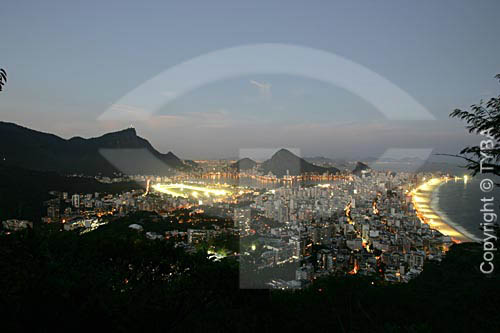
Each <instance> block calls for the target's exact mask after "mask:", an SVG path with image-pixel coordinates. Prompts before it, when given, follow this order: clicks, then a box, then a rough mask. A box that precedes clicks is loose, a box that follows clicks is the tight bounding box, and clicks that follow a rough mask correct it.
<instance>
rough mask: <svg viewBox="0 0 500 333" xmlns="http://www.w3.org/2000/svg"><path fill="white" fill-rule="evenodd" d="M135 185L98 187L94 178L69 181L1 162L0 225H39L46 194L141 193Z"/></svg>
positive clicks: (139, 186)
mask: <svg viewBox="0 0 500 333" xmlns="http://www.w3.org/2000/svg"><path fill="white" fill-rule="evenodd" d="M141 188H143V186H142V185H141V184H138V183H136V182H121V183H113V184H105V183H100V182H98V181H97V180H96V179H94V178H86V177H68V176H63V175H60V174H58V173H56V172H47V171H34V170H28V169H23V168H19V167H14V166H10V165H6V164H2V163H1V162H0V221H2V220H6V219H11V218H15V219H26V220H30V221H33V222H35V223H38V222H40V219H41V217H42V216H45V215H46V213H47V211H46V207H44V206H43V202H44V201H46V200H49V199H52V198H53V196H52V195H50V194H49V191H53V190H54V191H60V192H68V193H70V194H72V193H94V192H100V193H101V194H104V193H113V194H114V193H121V192H123V191H127V190H133V189H141Z"/></svg>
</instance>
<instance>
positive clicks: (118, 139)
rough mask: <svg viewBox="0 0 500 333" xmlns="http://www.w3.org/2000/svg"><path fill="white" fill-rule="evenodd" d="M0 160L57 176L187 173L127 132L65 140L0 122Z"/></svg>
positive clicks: (170, 156)
mask: <svg viewBox="0 0 500 333" xmlns="http://www.w3.org/2000/svg"><path fill="white" fill-rule="evenodd" d="M0 160H1V161H2V162H3V163H4V164H6V165H12V166H18V167H22V168H26V169H32V170H39V171H55V172H59V173H61V174H85V175H99V174H100V175H113V174H117V173H124V174H158V175H168V174H171V173H172V171H173V170H175V169H187V168H189V166H187V165H186V164H184V163H183V162H182V161H181V160H180V159H179V158H178V157H177V156H175V155H174V154H173V153H172V152H169V153H168V154H162V153H160V152H158V151H157V150H156V149H155V148H154V147H153V146H152V145H151V144H150V143H149V142H148V141H147V140H146V139H143V138H141V137H139V136H137V133H136V131H135V129H133V128H128V129H124V130H121V131H118V132H112V133H107V134H104V135H102V136H100V137H97V138H90V139H84V138H81V137H74V138H71V139H69V140H66V139H63V138H60V137H58V136H56V135H53V134H49V133H43V132H38V131H35V130H32V129H29V128H25V127H22V126H19V125H16V124H13V123H6V122H0Z"/></svg>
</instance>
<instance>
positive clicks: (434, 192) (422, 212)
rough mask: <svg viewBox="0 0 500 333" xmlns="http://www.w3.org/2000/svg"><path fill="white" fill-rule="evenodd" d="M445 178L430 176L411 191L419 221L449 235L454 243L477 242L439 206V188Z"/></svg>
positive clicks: (475, 238) (445, 180)
mask: <svg viewBox="0 0 500 333" xmlns="http://www.w3.org/2000/svg"><path fill="white" fill-rule="evenodd" d="M447 181H448V179H446V178H432V179H430V180H428V181H427V182H425V183H424V184H422V185H420V186H419V187H418V188H416V189H415V190H413V191H412V202H413V205H414V207H415V210H416V212H417V216H418V217H419V219H420V221H421V222H423V223H426V224H428V225H429V226H430V227H431V228H432V229H436V230H438V231H439V232H441V233H442V234H443V235H446V236H450V237H451V238H452V240H453V241H454V242H455V243H463V242H478V241H479V240H478V239H477V237H475V236H474V235H472V234H471V233H469V232H468V231H467V230H465V229H464V228H463V227H462V226H460V225H457V224H456V223H455V222H453V221H452V220H451V219H450V218H449V217H448V215H446V213H444V212H443V211H442V210H441V209H440V207H439V188H440V187H441V186H442V185H443V184H445V183H446V182H447Z"/></svg>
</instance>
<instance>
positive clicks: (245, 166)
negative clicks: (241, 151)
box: [231, 157, 257, 171]
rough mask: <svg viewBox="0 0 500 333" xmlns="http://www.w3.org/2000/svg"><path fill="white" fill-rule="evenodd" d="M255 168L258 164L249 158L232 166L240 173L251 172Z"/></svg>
mask: <svg viewBox="0 0 500 333" xmlns="http://www.w3.org/2000/svg"><path fill="white" fill-rule="evenodd" d="M255 166H257V162H255V161H254V160H252V159H250V158H248V157H245V158H242V159H241V160H239V161H237V162H236V163H234V164H232V165H231V167H232V168H233V169H236V170H238V171H242V170H250V169H253V168H255Z"/></svg>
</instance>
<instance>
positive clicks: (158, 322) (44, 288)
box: [0, 220, 500, 332]
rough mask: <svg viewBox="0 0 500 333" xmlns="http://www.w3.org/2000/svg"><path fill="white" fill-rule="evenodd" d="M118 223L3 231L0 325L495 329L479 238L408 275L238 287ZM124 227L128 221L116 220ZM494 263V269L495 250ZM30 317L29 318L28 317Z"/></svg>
mask: <svg viewBox="0 0 500 333" xmlns="http://www.w3.org/2000/svg"><path fill="white" fill-rule="evenodd" d="M128 223H130V220H117V221H113V222H111V223H110V226H109V227H107V228H103V229H102V230H101V229H98V230H96V231H93V232H91V233H87V234H84V235H78V234H77V233H73V232H59V231H57V230H55V229H53V228H52V226H51V225H44V226H43V227H42V228H39V229H38V230H26V231H22V232H18V233H13V234H10V235H3V236H0V313H2V316H3V318H4V320H3V321H2V323H1V324H0V327H1V329H2V332H9V331H26V330H29V329H30V328H35V330H36V331H40V330H41V331H45V330H47V331H48V330H51V331H53V330H54V329H56V330H58V331H59V330H61V331H62V330H66V331H67V330H74V329H75V328H78V329H89V328H95V325H96V321H99V328H100V330H110V331H115V332H116V331H121V332H126V331H147V332H164V331H171V332H181V331H182V332H184V331H200V332H230V331H231V332H232V331H239V332H255V331H257V330H258V331H270V330H273V329H274V328H275V327H278V328H279V329H280V331H283V330H293V331H297V330H298V331H300V330H306V329H307V330H311V329H315V330H317V331H326V330H328V331H339V332H361V331H369V332H449V331H457V332H466V331H483V330H488V331H498V328H499V327H500V315H499V314H498V311H497V309H498V307H499V306H500V297H499V295H500V283H499V282H500V279H499V274H498V273H497V272H495V273H494V274H493V275H489V276H486V275H484V274H482V273H481V272H479V270H478V265H479V263H480V262H481V260H482V248H481V246H480V245H479V244H472V243H468V244H467V243H466V244H460V245H454V246H453V247H452V248H451V250H450V252H449V254H448V255H447V257H446V259H445V260H444V261H443V262H441V263H427V264H426V265H425V267H424V272H423V274H421V275H420V276H419V277H418V278H416V279H415V280H413V281H411V282H410V283H409V284H403V285H386V284H379V283H378V282H376V283H375V285H374V284H372V282H373V279H372V278H371V277H358V276H348V277H333V276H332V277H327V278H324V279H321V280H318V281H316V282H315V283H314V284H313V285H312V286H311V287H310V288H308V289H305V290H299V291H295V292H291V291H271V292H270V291H267V290H242V289H239V283H238V281H239V276H238V271H239V268H238V264H237V262H236V261H235V260H234V259H224V260H222V261H221V262H213V261H211V260H208V259H207V258H206V255H205V254H204V253H200V252H198V253H195V254H187V253H186V252H185V251H183V250H182V249H180V248H176V247H175V246H174V244H173V243H170V242H168V241H160V240H156V241H152V240H148V239H147V238H146V237H144V235H143V233H140V232H136V231H134V230H131V229H129V228H128V227H126V226H127V225H128ZM123 224H124V225H123ZM495 266H496V267H497V268H498V267H500V262H499V260H498V258H496V259H495ZM27 317H29V320H26V318H27Z"/></svg>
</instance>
